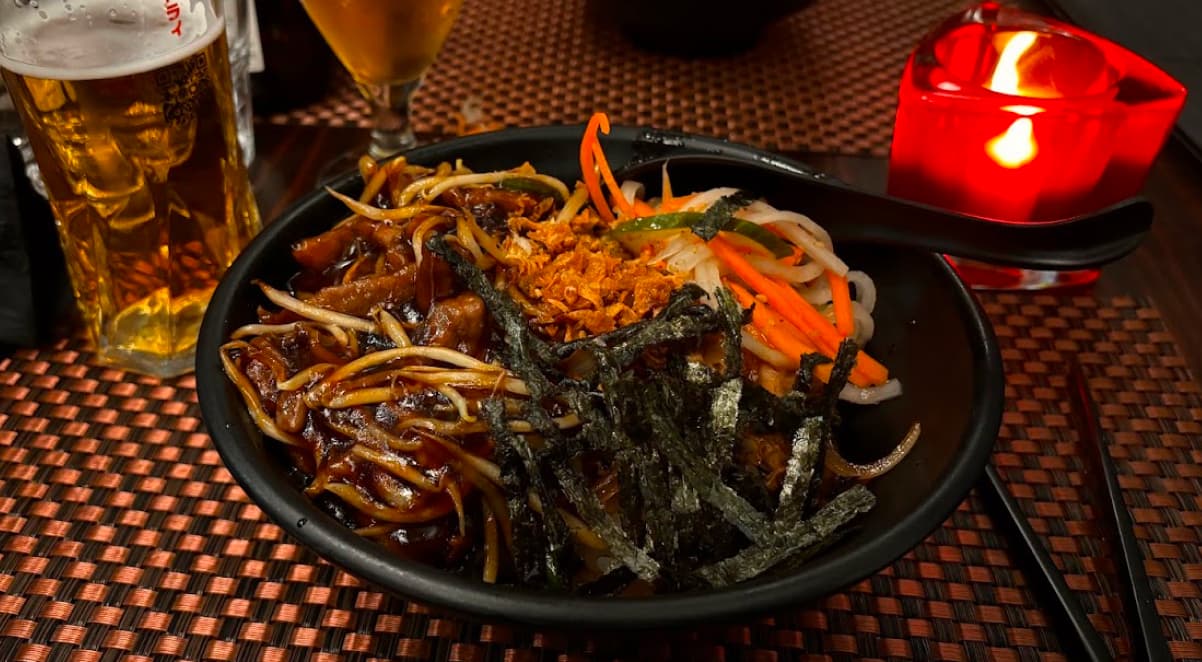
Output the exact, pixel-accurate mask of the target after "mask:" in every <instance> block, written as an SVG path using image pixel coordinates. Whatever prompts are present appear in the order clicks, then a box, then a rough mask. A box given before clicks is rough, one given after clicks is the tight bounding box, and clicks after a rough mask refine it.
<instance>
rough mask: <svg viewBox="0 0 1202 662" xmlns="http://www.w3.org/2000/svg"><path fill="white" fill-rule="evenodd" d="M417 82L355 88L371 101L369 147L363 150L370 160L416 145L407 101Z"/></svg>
mask: <svg viewBox="0 0 1202 662" xmlns="http://www.w3.org/2000/svg"><path fill="white" fill-rule="evenodd" d="M420 83H421V80H420V79H419V80H414V81H409V82H407V83H396V84H390V85H372V84H360V85H359V87H360V89H361V90H362V91H363V94H364V95H365V96H366V97H367V98H368V100H370V101H371V104H372V112H373V114H374V126H373V127H372V130H371V146H370V147H368V150H367V153H368V154H370V155H371V157H372V158H373V159H383V158H387V157H389V156H393V155H394V154H397V153H399V152H403V151H405V150H407V149H411V148H413V147H416V146H417V138H416V137H414V135H413V122H412V120H411V119H410V117H409V100H410V99H411V98H412V97H413V93H414V92H416V91H417V86H418V85H419V84H420Z"/></svg>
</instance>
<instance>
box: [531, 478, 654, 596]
mask: <svg viewBox="0 0 1202 662" xmlns="http://www.w3.org/2000/svg"><path fill="white" fill-rule="evenodd" d="M570 465H571V463H570V462H555V463H553V464H552V465H551V471H552V472H553V473H554V474H555V478H556V480H558V481H559V487H560V489H562V490H563V493H564V494H566V495H567V497H568V501H570V502H571V503H572V505H573V506H574V507H575V508H576V512H577V514H579V515H580V519H582V520H584V523H585V524H587V525H588V527H589V528H590V529H592V530H593V533H596V534H597V535H598V536H600V538H601V539H602V540H604V541H605V544H606V545H608V546H609V551H610V552H611V553H612V554H613V555H614V556H615V557H617V559H618V560H619V561H621V562H622V563H623V564H625V565H626V567H628V568H630V569H631V570H632V571H634V574H636V575H638V576H639V578H640V579H643V580H645V581H649V582H651V581H655V579H656V578H657V577H659V570H660V565H659V563H658V562H656V560H655V559H653V558H651V557H650V556H649V555H648V554H647V552H646V551H645V550H643V549H642V548H640V547H639V546H638V545H635V544H634V543H633V542H631V540H630V538H629V537H628V536H627V535H626V532H625V531H623V530H622V527H620V526H618V524H617V522H615V521H614V520H613V518H612V517H610V516H609V513H607V512H605V506H603V505H602V504H601V500H600V499H598V498H597V495H596V494H595V493H594V492H593V491H592V490H590V489H588V487H587V485H586V479H585V477H584V475H583V474H581V473H580V470H579V469H577V468H575V467H573V466H570Z"/></svg>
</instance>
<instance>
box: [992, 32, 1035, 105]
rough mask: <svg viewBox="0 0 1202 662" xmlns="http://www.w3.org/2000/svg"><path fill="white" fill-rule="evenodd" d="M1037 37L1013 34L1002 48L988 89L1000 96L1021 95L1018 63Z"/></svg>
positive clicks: (1024, 33)
mask: <svg viewBox="0 0 1202 662" xmlns="http://www.w3.org/2000/svg"><path fill="white" fill-rule="evenodd" d="M1038 38H1039V35H1038V34H1036V33H1034V32H1030V31H1023V32H1015V33H1014V34H1013V35H1011V36H1010V38H1009V39H1007V40H1006V43H1005V45H1004V46H1002V52H1001V53H1000V54H999V55H998V59H997V66H995V67H994V68H993V78H991V79H990V81H989V89H991V90H993V91H994V92H999V93H1001V94H1013V95H1020V94H1022V92H1023V90H1022V81H1021V80H1020V78H1021V76H1020V75H1019V72H1018V61H1019V60H1020V59H1022V56H1023V55H1024V54H1026V52H1027V51H1029V50H1031V47H1032V46H1034V45H1035V42H1036V40H1037V39H1038Z"/></svg>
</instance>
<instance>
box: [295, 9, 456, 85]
mask: <svg viewBox="0 0 1202 662" xmlns="http://www.w3.org/2000/svg"><path fill="white" fill-rule="evenodd" d="M301 4H303V5H304V6H305V10H306V11H308V12H309V17H310V18H312V19H313V23H315V24H316V25H317V29H318V30H320V31H321V34H322V36H324V37H325V39H326V42H327V43H328V44H329V45H330V48H331V49H333V51H334V54H335V55H337V56H338V59H339V60H341V61H342V64H343V66H345V67H346V68H347V70H348V71H350V73H351V77H352V78H354V79H355V82H357V83H359V84H361V85H381V86H387V85H399V84H401V83H408V82H411V81H415V80H417V79H418V78H420V77H421V75H422V73H423V72H424V71H425V70H426V69H427V68H428V67H429V66H430V65H431V64H432V63H433V62H434V57H435V56H436V55H438V50H439V49H440V48H442V42H443V41H444V40H445V39H446V38H447V33H449V32H450V31H451V25H452V24H453V23H454V22H455V16H456V14H458V13H459V5H460V0H302V2H301Z"/></svg>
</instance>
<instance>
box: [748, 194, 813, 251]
mask: <svg viewBox="0 0 1202 662" xmlns="http://www.w3.org/2000/svg"><path fill="white" fill-rule="evenodd" d="M736 216H738V217H739V218H741V219H743V220H745V221H750V222H752V223H755V224H756V225H764V224H767V223H788V224H790V225H794V226H797V227H799V228H801V229H802V230H805V231H806V233H807V234H809V235H810V236H811V237H813V238H815V239H817V240H818V241H819V242H820V243H821V244H822V245H823V246H825V247H827V248H831V247H833V246H834V245H835V244H834V242H832V241H831V235H830V233H829V232H827V231H826V228H824V227H822V226H821V225H818V224H817V223H815V222H814V220H813V219H811V218H810V217H809V216H806V215H805V214H799V213H797V212H795V211H786V210H784V209H776V208H775V207H773V206H771V205H769V204H767V203H765V202H755V203H753V204H752V205H751V206H749V207H747V208H745V209H743V210H741V211H740V212H739V213H738V214H736Z"/></svg>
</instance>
